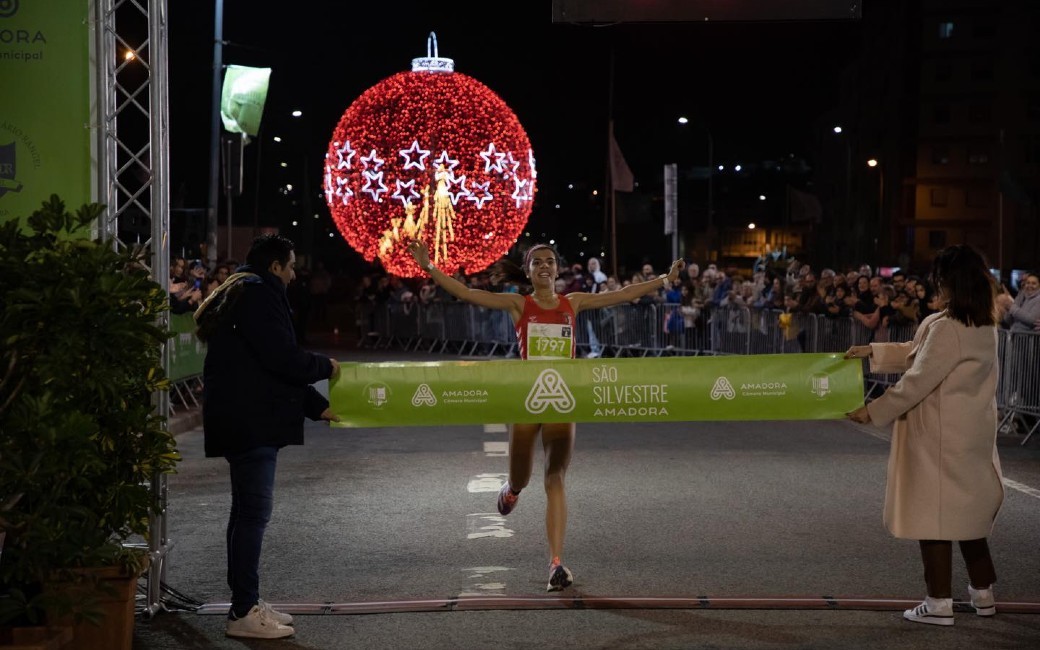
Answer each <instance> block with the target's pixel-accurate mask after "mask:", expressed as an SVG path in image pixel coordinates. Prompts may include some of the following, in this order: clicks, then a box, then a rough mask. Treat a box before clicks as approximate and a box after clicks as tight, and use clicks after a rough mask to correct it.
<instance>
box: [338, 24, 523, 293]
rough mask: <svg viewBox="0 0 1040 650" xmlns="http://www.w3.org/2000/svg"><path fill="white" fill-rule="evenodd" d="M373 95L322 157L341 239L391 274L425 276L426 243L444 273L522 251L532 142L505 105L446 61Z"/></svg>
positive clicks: (345, 119) (431, 55) (348, 117)
mask: <svg viewBox="0 0 1040 650" xmlns="http://www.w3.org/2000/svg"><path fill="white" fill-rule="evenodd" d="M436 47H437V44H436V37H435V36H434V35H433V34H430V39H429V41H428V49H429V52H428V56H426V57H422V58H418V59H413V60H412V71H411V72H401V73H398V74H396V75H393V76H392V77H389V78H387V79H384V80H383V81H380V82H379V83H377V84H376V85H375V86H372V87H371V88H369V89H368V90H366V91H365V92H364V93H362V95H361V96H360V97H358V98H357V99H356V100H355V101H354V103H352V104H351V105H350V106H349V107H348V108H347V110H346V111H345V112H344V113H343V116H342V117H341V118H340V120H339V123H338V124H337V125H336V128H335V130H334V131H333V133H332V139H331V141H330V142H329V149H328V152H327V153H326V154H325V182H324V187H325V199H326V201H327V202H328V204H329V210H330V211H331V212H332V218H333V221H335V223H336V227H337V228H338V229H339V232H340V234H342V235H343V237H344V238H345V239H346V240H347V242H348V243H349V244H350V245H351V246H352V247H353V248H354V249H355V250H357V251H358V252H359V253H361V254H362V255H363V256H364V257H365V259H366V260H369V261H372V260H373V259H375V258H376V257H378V258H379V259H380V260H381V261H382V263H383V267H384V268H385V269H386V270H387V271H388V272H390V273H393V274H394V275H398V276H402V277H416V276H420V275H423V274H424V271H422V270H421V269H419V267H418V266H417V265H416V264H415V261H414V260H413V259H412V256H411V255H410V254H409V253H408V251H407V250H406V247H407V245H408V243H409V242H411V241H412V240H414V239H422V240H423V241H425V242H426V243H427V245H428V246H429V248H430V258H431V260H433V262H434V264H436V265H437V266H438V268H440V269H441V270H443V271H444V272H445V273H448V274H452V273H454V272H455V271H457V270H459V269H463V270H464V271H465V272H466V273H475V272H477V271H481V270H483V269H485V268H487V267H488V266H490V265H491V263H492V262H494V261H495V260H497V259H498V258H500V257H501V256H502V255H504V254H505V253H506V252H507V251H508V250H509V248H510V247H511V246H512V245H513V243H514V242H516V239H517V237H518V236H519V234H520V231H521V229H522V228H523V227H524V224H526V223H527V218H528V216H529V215H530V214H531V205H532V203H533V202H534V193H535V178H536V176H537V174H536V172H535V161H534V154H533V152H532V151H531V143H530V141H529V140H528V138H527V133H525V132H524V129H523V127H522V126H521V125H520V121H519V120H518V119H517V117H516V115H515V114H513V111H512V110H510V108H509V106H507V105H506V103H505V102H504V101H502V98H500V97H499V96H498V95H496V94H495V93H494V92H493V91H492V90H491V89H489V88H488V87H487V86H485V85H484V84H482V83H480V82H479V81H477V80H476V79H473V78H472V77H468V76H466V75H464V74H460V73H458V72H455V71H454V62H453V61H452V60H451V59H446V58H442V57H439V56H437V52H436Z"/></svg>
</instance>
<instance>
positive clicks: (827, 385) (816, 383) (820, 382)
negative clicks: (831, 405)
mask: <svg viewBox="0 0 1040 650" xmlns="http://www.w3.org/2000/svg"><path fill="white" fill-rule="evenodd" d="M810 381H811V382H812V393H813V395H815V396H817V397H826V396H827V393H829V392H831V378H830V377H828V376H827V375H813V376H812V377H811V378H810Z"/></svg>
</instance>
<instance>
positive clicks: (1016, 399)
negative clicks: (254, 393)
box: [358, 302, 1040, 444]
mask: <svg viewBox="0 0 1040 650" xmlns="http://www.w3.org/2000/svg"><path fill="white" fill-rule="evenodd" d="M358 327H359V328H360V331H361V332H363V334H362V336H361V337H360V342H359V345H360V347H369V348H375V349H378V348H393V347H396V348H401V349H414V350H420V349H422V350H425V351H427V352H436V353H444V354H454V355H459V356H474V357H476V356H484V357H496V356H501V357H513V356H516V354H517V349H516V336H515V333H514V332H513V325H512V323H511V322H510V320H509V316H508V314H507V313H506V312H504V311H501V310H489V309H486V308H483V307H477V306H475V305H471V304H468V303H464V302H437V303H431V304H428V305H421V304H414V303H412V304H408V305H404V304H402V303H387V304H382V305H378V304H371V303H364V304H362V305H359V310H358ZM915 331H916V325H915V324H906V325H891V326H887V327H878V328H876V329H870V328H867V327H866V326H864V325H863V324H861V323H860V322H858V321H856V320H855V319H853V318H849V317H831V316H824V315H818V314H804V313H785V312H780V311H776V310H758V309H750V308H748V307H746V306H727V307H720V308H715V309H707V308H705V309H701V310H700V311H699V313H693V312H692V311H691V310H687V311H686V312H684V311H683V309H682V306H681V305H677V304H673V303H630V304H624V305H615V306H613V307H607V308H604V309H597V310H590V311H586V312H582V313H580V314H578V319H577V323H576V324H575V345H576V346H577V354H578V356H583V357H590V358H596V357H601V356H602V357H631V356H639V357H646V356H674V355H729V354H733V355H751V354H788V353H798V352H844V351H845V350H847V349H849V348H850V347H851V346H853V345H865V344H867V343H870V342H872V341H873V342H892V343H899V342H906V341H910V340H912V339H913V336H914V332H915ZM1037 359H1040V332H1009V331H1007V330H1000V338H999V347H998V360H999V362H1000V379H999V384H998V390H997V407H998V409H999V412H1000V427H1001V430H1002V431H1011V430H1013V429H1014V430H1019V431H1023V430H1024V431H1025V432H1026V437H1025V439H1024V440H1023V441H1022V444H1025V443H1026V442H1027V441H1028V440H1029V437H1030V436H1032V434H1033V433H1035V432H1036V430H1037V429H1038V428H1040V363H1037V361H1036V360H1037ZM864 364H865V365H864V371H863V378H864V395H865V398H866V399H867V400H870V399H873V398H874V397H877V396H879V395H880V394H882V393H883V392H884V391H885V390H886V389H887V388H888V387H889V386H892V385H894V384H895V383H896V382H897V381H899V377H900V375H899V374H880V373H872V372H870V371H869V368H868V367H867V365H866V362H864Z"/></svg>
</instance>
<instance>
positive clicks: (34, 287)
mask: <svg viewBox="0 0 1040 650" xmlns="http://www.w3.org/2000/svg"><path fill="white" fill-rule="evenodd" d="M103 211H104V206H103V205H100V204H96V203H95V204H87V205H84V206H82V207H80V208H79V209H77V210H76V211H75V213H70V212H68V211H66V209H65V204H64V203H63V202H62V201H61V199H60V198H58V196H56V195H55V196H52V197H51V198H50V199H49V200H48V201H45V202H44V203H43V205H42V207H41V208H40V209H39V210H37V211H36V212H34V213H33V214H32V215H31V216H30V217H29V218H28V219H27V221H26V225H25V226H21V225H20V224H19V222H18V221H17V220H14V221H9V222H7V223H4V224H0V536H3V537H4V542H3V547H2V549H0V626H3V625H12V624H15V623H20V624H26V623H28V624H38V623H41V622H49V623H53V622H54V621H55V620H61V619H65V620H68V619H69V617H70V615H72V616H74V617H75V620H76V621H77V622H81V621H82V620H83V619H91V620H93V621H94V622H97V621H98V619H99V618H100V611H99V609H98V607H97V605H98V603H100V602H101V601H102V600H103V599H104V598H105V597H106V592H107V591H111V588H110V587H109V586H108V585H109V584H110V583H109V582H108V581H107V580H105V579H104V577H98V576H97V575H96V574H95V573H94V572H93V570H94V569H103V570H106V571H110V572H115V573H117V574H121V575H124V576H127V577H128V578H129V579H132V580H134V582H135V583H136V577H137V576H139V575H140V574H141V571H142V570H143V568H144V567H145V564H146V561H147V554H145V553H142V552H141V551H140V550H134V549H131V548H128V547H127V546H125V545H124V542H125V541H127V540H128V539H131V538H134V537H135V536H139V535H140V536H145V535H147V532H148V525H149V517H150V515H151V514H152V513H153V512H155V511H156V508H157V506H158V502H157V497H156V495H155V494H154V493H153V490H152V488H151V481H152V479H153V478H154V476H156V475H158V473H169V472H172V471H173V470H174V469H175V467H176V463H177V462H178V461H179V460H180V458H179V456H178V454H177V452H176V445H175V442H174V440H173V437H172V436H171V435H169V433H168V432H167V431H166V429H165V427H164V421H163V417H162V416H161V415H160V414H158V413H157V412H156V409H155V406H154V404H153V399H152V397H153V394H155V392H156V391H162V390H166V389H167V388H168V383H169V382H168V381H167V379H166V377H165V374H164V372H163V363H162V360H163V346H164V343H165V341H166V339H167V338H168V336H169V334H168V333H167V332H166V331H164V330H163V329H162V328H161V327H160V326H159V325H158V324H157V323H158V322H159V318H160V316H161V315H162V313H163V312H164V311H166V310H167V309H168V305H169V298H168V294H167V291H166V288H165V287H164V286H163V285H160V284H159V283H157V282H155V281H154V280H152V279H151V278H150V277H149V273H148V271H147V269H145V268H144V266H143V265H142V264H141V259H140V257H139V253H137V252H136V251H117V250H116V249H115V248H114V247H113V246H112V242H110V241H105V240H103V239H100V238H92V237H91V235H90V233H91V228H92V226H93V225H94V224H95V223H96V222H97V219H98V218H99V217H101V215H102V214H103ZM135 591H136V590H135V589H131V591H130V601H131V606H130V615H131V620H130V625H131V628H130V629H131V635H132V624H133V618H132V616H133V607H132V601H133V593H134V592H135ZM102 623H103V624H104V625H110V624H111V621H102ZM76 645H77V647H83V645H84V644H83V643H82V642H80V641H77V643H76ZM128 647H129V646H128Z"/></svg>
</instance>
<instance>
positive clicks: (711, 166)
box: [679, 116, 722, 262]
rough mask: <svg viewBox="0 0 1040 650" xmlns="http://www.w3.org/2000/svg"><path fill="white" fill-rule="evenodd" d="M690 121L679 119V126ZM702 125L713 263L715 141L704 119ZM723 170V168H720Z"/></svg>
mask: <svg viewBox="0 0 1040 650" xmlns="http://www.w3.org/2000/svg"><path fill="white" fill-rule="evenodd" d="M689 121H690V120H689V119H687V118H686V117H685V116H681V117H679V124H684V125H685V124H688V123H689ZM700 122H701V125H702V126H703V127H704V133H705V134H707V136H708V219H707V227H708V261H709V262H710V261H712V259H713V257H712V256H713V255H714V253H715V225H714V220H715V217H714V214H713V212H714V210H713V204H712V178H713V176H714V173H715V140H714V139H713V138H712V136H711V128H710V127H709V126H708V123H707V122H705V121H704V120H703V119H701V120H700ZM719 169H720V170H721V169H722V167H719Z"/></svg>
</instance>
